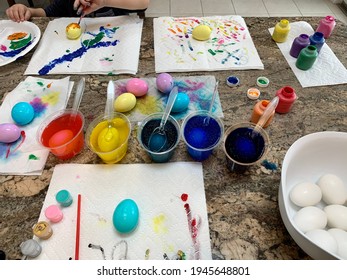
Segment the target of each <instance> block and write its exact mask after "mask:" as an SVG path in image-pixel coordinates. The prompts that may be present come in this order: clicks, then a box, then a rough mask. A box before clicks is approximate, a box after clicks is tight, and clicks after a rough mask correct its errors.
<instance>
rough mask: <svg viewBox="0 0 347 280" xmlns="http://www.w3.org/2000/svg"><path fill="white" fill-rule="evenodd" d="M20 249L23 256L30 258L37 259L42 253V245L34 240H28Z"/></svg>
mask: <svg viewBox="0 0 347 280" xmlns="http://www.w3.org/2000/svg"><path fill="white" fill-rule="evenodd" d="M19 247H20V250H21V252H22V254H23V255H24V256H26V257H30V258H36V257H37V256H38V255H40V254H41V251H42V247H41V245H40V244H39V243H38V242H37V241H36V240H34V239H28V240H27V241H25V242H22V243H21V244H20V246H19Z"/></svg>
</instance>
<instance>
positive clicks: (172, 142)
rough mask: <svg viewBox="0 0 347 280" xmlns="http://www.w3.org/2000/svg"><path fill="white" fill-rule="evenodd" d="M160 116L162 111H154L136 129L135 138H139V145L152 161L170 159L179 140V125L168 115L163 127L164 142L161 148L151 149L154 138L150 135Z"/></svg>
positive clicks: (157, 124) (160, 161)
mask: <svg viewBox="0 0 347 280" xmlns="http://www.w3.org/2000/svg"><path fill="white" fill-rule="evenodd" d="M162 116H163V113H154V114H151V115H149V116H148V117H146V118H145V119H144V120H143V121H142V122H141V124H140V126H139V128H138V130H137V139H138V140H139V143H140V145H141V147H142V148H143V149H144V150H145V151H146V152H147V153H148V155H149V156H150V158H151V159H152V160H153V161H154V162H158V163H162V162H167V161H169V160H170V158H171V157H172V155H173V154H174V151H175V148H176V147H177V145H178V142H179V140H180V126H179V124H178V122H177V121H176V120H175V118H173V117H172V116H169V118H168V119H167V122H166V124H165V127H164V130H165V133H166V143H165V145H164V146H163V147H162V148H161V149H159V150H157V149H154V150H153V147H152V146H153V141H154V140H153V138H151V135H152V133H153V131H154V129H156V128H157V127H159V126H160V121H161V118H162ZM152 137H153V136H152ZM150 140H151V142H150ZM160 146H161V145H160Z"/></svg>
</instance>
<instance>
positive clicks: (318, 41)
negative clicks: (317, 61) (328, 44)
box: [310, 32, 325, 53]
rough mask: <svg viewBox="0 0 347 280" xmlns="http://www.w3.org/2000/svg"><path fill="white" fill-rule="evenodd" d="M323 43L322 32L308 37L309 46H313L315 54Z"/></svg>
mask: <svg viewBox="0 0 347 280" xmlns="http://www.w3.org/2000/svg"><path fill="white" fill-rule="evenodd" d="M324 43H325V39H324V35H323V33H322V32H315V33H314V34H313V35H311V36H310V45H312V46H315V47H316V48H317V52H318V53H319V52H320V50H321V48H322V47H323V45H324Z"/></svg>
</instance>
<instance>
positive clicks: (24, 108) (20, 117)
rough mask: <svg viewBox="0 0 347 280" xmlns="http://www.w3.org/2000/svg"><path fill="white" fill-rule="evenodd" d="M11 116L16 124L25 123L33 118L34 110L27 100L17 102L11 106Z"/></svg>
mask: <svg viewBox="0 0 347 280" xmlns="http://www.w3.org/2000/svg"><path fill="white" fill-rule="evenodd" d="M11 116H12V119H13V120H14V121H15V122H16V123H17V124H18V125H26V124H29V123H31V122H32V120H33V119H34V117H35V111H34V108H33V106H31V104H29V103H28V102H18V103H17V104H16V105H14V106H13V108H12V110H11Z"/></svg>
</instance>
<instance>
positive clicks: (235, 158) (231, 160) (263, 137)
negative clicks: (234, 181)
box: [223, 123, 269, 173]
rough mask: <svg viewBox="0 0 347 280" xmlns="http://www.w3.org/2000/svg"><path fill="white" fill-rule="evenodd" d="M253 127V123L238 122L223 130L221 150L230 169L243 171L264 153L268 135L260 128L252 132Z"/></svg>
mask: <svg viewBox="0 0 347 280" xmlns="http://www.w3.org/2000/svg"><path fill="white" fill-rule="evenodd" d="M254 127H255V124H253V123H239V124H236V125H234V126H231V127H229V128H228V129H227V131H226V132H225V135H224V141H223V142H224V143H223V150H224V152H225V155H226V159H227V167H228V169H229V170H230V171H232V172H236V173H244V172H245V171H246V170H247V169H248V168H249V167H250V166H252V165H254V164H256V163H258V162H259V161H261V160H262V159H263V157H264V156H265V155H266V152H267V150H268V145H269V136H268V134H267V132H266V131H265V130H264V129H262V128H260V129H259V131H257V132H254V133H253V129H254Z"/></svg>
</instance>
